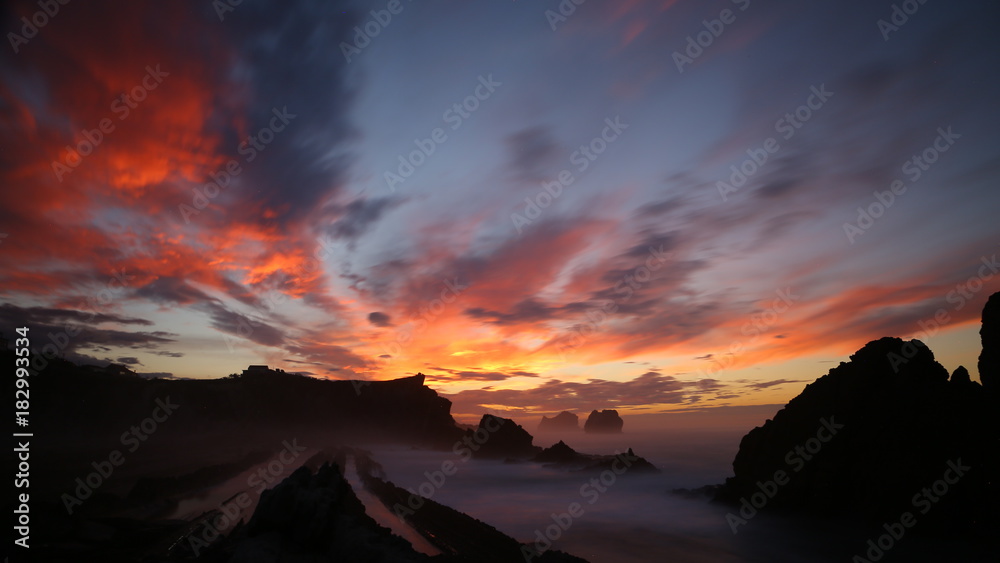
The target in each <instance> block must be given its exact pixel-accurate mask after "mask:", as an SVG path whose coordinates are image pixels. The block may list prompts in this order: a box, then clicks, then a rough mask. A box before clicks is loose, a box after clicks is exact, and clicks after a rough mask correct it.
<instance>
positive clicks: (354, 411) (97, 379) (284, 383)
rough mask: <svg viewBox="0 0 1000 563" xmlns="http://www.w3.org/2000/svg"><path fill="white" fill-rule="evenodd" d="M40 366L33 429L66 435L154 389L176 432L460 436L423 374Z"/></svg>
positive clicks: (125, 409) (146, 400)
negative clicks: (385, 377) (131, 372)
mask: <svg viewBox="0 0 1000 563" xmlns="http://www.w3.org/2000/svg"><path fill="white" fill-rule="evenodd" d="M10 363H11V364H13V360H11V362H10ZM43 373H44V374H45V377H39V378H37V380H38V381H37V387H38V393H39V395H43V394H44V396H45V397H46V401H44V402H40V403H39V405H38V409H39V413H38V414H39V416H38V420H39V426H40V428H39V431H41V430H45V431H47V432H51V433H53V434H58V435H59V436H61V437H62V438H64V439H65V440H67V441H69V442H72V441H73V440H74V439H87V440H90V439H92V438H93V437H97V436H108V437H117V436H118V435H120V434H121V427H122V423H123V421H141V420H143V419H144V418H146V417H148V416H150V413H151V412H152V411H153V409H154V408H156V406H157V404H156V400H157V399H166V398H167V397H169V399H170V402H171V403H172V404H176V405H178V408H177V409H176V412H173V413H171V414H170V418H169V423H164V424H163V425H162V430H158V432H162V433H166V434H173V435H174V436H175V437H176V440H177V441H180V440H182V439H183V438H184V437H185V436H188V435H191V434H195V435H201V434H203V433H204V432H205V431H206V430H208V431H222V430H225V429H231V433H235V434H237V435H238V436H253V435H259V434H260V433H262V432H270V431H273V429H275V428H281V429H282V431H283V432H293V433H298V434H300V435H307V434H308V433H310V432H323V433H328V434H334V435H342V436H347V435H349V436H351V437H356V438H362V439H363V438H371V439H384V440H395V441H398V442H404V443H407V444H413V445H424V446H432V447H440V448H443V449H450V448H451V447H452V445H453V444H454V443H455V441H456V440H458V439H459V438H461V436H462V430H461V429H459V428H458V427H457V426H456V424H455V420H454V419H453V418H452V416H451V401H449V400H448V399H446V398H444V397H441V396H440V395H438V394H437V392H435V391H434V390H433V389H430V388H429V387H427V386H426V385H424V376H423V375H422V374H417V375H415V376H412V377H406V378H402V379H396V380H391V381H348V380H337V381H334V380H325V379H316V378H312V377H305V376H301V375H296V374H291V373H284V372H281V371H279V370H269V369H266V368H264V369H256V370H248V371H247V374H246V375H234V376H230V377H226V378H221V379H202V380H169V379H152V380H147V379H142V378H137V377H132V376H125V375H116V374H108V373H97V372H93V371H92V370H87V369H84V368H81V367H80V366H76V365H74V364H72V363H69V362H61V361H53V362H51V363H50V366H49V368H48V369H47V370H45V372H43ZM116 439H117V438H116ZM251 442H253V440H251Z"/></svg>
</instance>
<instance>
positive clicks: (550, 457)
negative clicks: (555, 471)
mask: <svg viewBox="0 0 1000 563" xmlns="http://www.w3.org/2000/svg"><path fill="white" fill-rule="evenodd" d="M579 455H580V454H578V453H577V452H576V450H574V449H573V448H571V447H569V446H567V445H566V442H563V441H562V440H559V441H558V442H556V443H555V444H553V445H552V446H550V447H548V448H545V449H544V450H542V451H541V453H539V454H538V455H537V456H535V459H534V461H537V462H540V463H571V462H574V461H576V460H577V458H578V457H579Z"/></svg>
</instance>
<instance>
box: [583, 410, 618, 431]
mask: <svg viewBox="0 0 1000 563" xmlns="http://www.w3.org/2000/svg"><path fill="white" fill-rule="evenodd" d="M624 425H625V422H624V421H623V420H622V417H620V416H618V411H616V410H613V409H606V410H602V411H600V412H598V411H596V410H595V411H591V412H590V416H588V417H587V422H586V423H584V425H583V431H584V432H587V433H590V434H621V431H622V427H623V426H624Z"/></svg>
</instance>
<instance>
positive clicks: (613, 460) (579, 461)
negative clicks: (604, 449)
mask: <svg viewBox="0 0 1000 563" xmlns="http://www.w3.org/2000/svg"><path fill="white" fill-rule="evenodd" d="M532 461H535V462H538V463H547V464H551V465H554V466H556V467H560V468H563V469H569V470H573V471H604V470H611V471H614V472H615V473H616V474H624V473H633V474H634V473H659V472H660V470H659V469H657V468H656V466H654V465H653V464H652V463H650V462H649V461H647V460H646V459H643V458H641V457H639V456H637V455H635V452H633V451H632V448H629V449H628V451H627V452H625V453H622V454H615V455H590V454H582V453H580V452H578V451H576V450H574V449H573V448H571V447H569V446H567V445H566V443H565V442H563V441H562V440H560V441H559V442H557V443H555V444H554V445H552V446H551V447H549V448H546V449H544V450H542V451H541V452H540V453H539V454H538V455H537V456H535V458H534V459H533V460H532Z"/></svg>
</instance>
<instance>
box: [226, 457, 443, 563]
mask: <svg viewBox="0 0 1000 563" xmlns="http://www.w3.org/2000/svg"><path fill="white" fill-rule="evenodd" d="M227 557H228V561H231V562H234V563H237V562H244V561H245V562H254V561H385V562H389V561H399V562H401V563H406V562H411V561H414V562H415V561H429V560H430V559H429V558H428V557H427V556H426V555H423V554H420V553H417V552H416V551H414V550H413V548H412V547H411V546H410V544H409V542H407V541H406V540H404V539H402V538H400V537H398V536H395V535H393V534H392V533H390V532H389V530H388V529H387V528H383V527H382V526H379V525H378V524H377V523H376V522H375V521H374V520H372V519H371V518H370V517H369V516H368V515H367V514H366V513H365V508H364V505H363V504H362V503H361V501H360V500H358V498H357V496H355V494H354V491H353V490H352V489H351V487H350V485H349V484H348V483H347V481H346V480H344V477H343V475H342V474H341V473H340V470H339V469H338V467H337V466H336V465H329V464H323V465H322V466H320V468H319V470H317V471H316V473H315V474H313V473H312V472H311V471H310V470H309V469H308V468H305V467H300V468H299V469H298V470H296V471H295V472H294V473H292V474H291V475H290V476H289V477H288V478H287V479H285V480H284V481H282V482H281V483H280V484H278V485H277V486H276V487H275V488H274V489H272V490H268V491H265V492H264V494H263V495H262V496H261V499H260V504H259V505H258V506H257V510H256V511H255V512H254V514H253V517H252V518H251V519H250V522H249V523H247V525H246V526H245V527H243V528H241V529H240V530H238V531H237V532H236V533H234V534H233V537H231V538H228V539H227V540H225V541H223V542H220V544H219V545H217V546H213V549H211V550H210V551H208V552H206V559H208V560H213V559H214V560H219V561H223V560H227V559H226V558H227Z"/></svg>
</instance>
